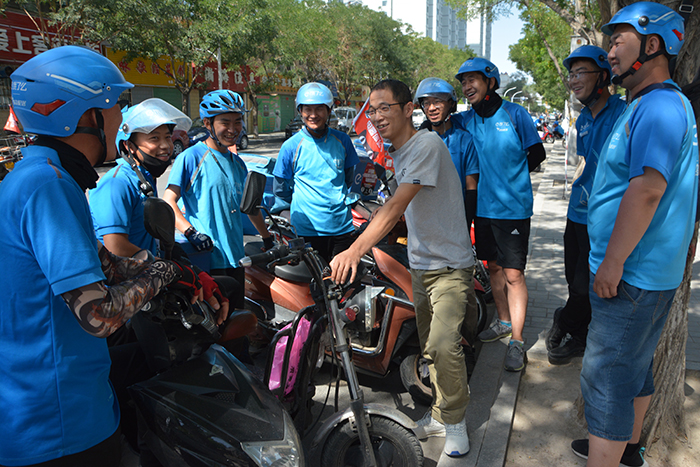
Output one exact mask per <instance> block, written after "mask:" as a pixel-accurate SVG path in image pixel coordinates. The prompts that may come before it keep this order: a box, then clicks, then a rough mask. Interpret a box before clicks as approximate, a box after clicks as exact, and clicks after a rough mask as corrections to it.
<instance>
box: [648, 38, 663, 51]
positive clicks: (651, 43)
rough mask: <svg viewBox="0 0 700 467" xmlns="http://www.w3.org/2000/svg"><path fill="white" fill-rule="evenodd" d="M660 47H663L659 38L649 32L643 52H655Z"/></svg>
mask: <svg viewBox="0 0 700 467" xmlns="http://www.w3.org/2000/svg"><path fill="white" fill-rule="evenodd" d="M661 47H663V45H662V44H661V38H660V37H659V36H658V35H656V34H651V35H650V36H649V37H648V38H647V44H646V50H645V52H646V54H647V55H651V54H653V53H656V52H658V51H659V50H661Z"/></svg>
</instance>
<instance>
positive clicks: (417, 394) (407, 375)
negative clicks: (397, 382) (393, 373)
mask: <svg viewBox="0 0 700 467" xmlns="http://www.w3.org/2000/svg"><path fill="white" fill-rule="evenodd" d="M399 369H400V371H401V382H402V383H403V385H404V387H405V388H406V390H407V391H408V393H409V394H410V395H411V397H413V400H414V401H416V402H417V403H419V404H423V405H428V406H429V405H430V404H432V403H433V392H432V390H431V389H430V376H429V375H428V363H427V361H426V360H425V359H424V358H422V357H421V356H420V355H418V354H411V355H409V356H408V357H406V358H404V359H403V360H402V361H401V367H400V368H399Z"/></svg>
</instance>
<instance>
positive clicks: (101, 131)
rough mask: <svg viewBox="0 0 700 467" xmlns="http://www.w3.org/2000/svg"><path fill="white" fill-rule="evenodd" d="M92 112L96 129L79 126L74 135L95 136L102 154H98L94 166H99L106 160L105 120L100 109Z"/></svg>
mask: <svg viewBox="0 0 700 467" xmlns="http://www.w3.org/2000/svg"><path fill="white" fill-rule="evenodd" d="M94 110H95V120H96V121H97V128H93V127H89V126H79V127H77V128H76V129H75V133H81V134H86V135H92V136H97V139H99V140H100V144H101V145H102V152H101V153H100V155H99V159H98V160H97V164H95V165H101V164H103V163H104V161H105V159H107V138H106V137H105V120H104V117H102V110H101V109H94Z"/></svg>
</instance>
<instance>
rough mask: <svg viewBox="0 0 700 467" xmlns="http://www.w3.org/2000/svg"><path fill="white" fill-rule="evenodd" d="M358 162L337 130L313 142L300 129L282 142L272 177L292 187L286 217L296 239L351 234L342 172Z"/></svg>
mask: <svg viewBox="0 0 700 467" xmlns="http://www.w3.org/2000/svg"><path fill="white" fill-rule="evenodd" d="M359 162H360V159H359V157H357V152H355V148H354V146H353V145H352V141H350V138H349V137H348V135H346V134H345V133H342V132H340V131H337V130H333V129H328V131H327V132H326V134H325V135H323V136H322V137H320V138H314V137H313V136H311V135H310V134H309V132H308V130H307V129H306V127H304V128H302V130H301V131H299V132H298V133H296V134H295V135H294V136H292V137H291V138H289V139H288V140H287V141H285V142H284V144H283V145H282V148H281V149H280V153H279V156H278V158H277V163H276V164H275V170H274V172H273V174H274V176H275V177H279V178H283V179H286V180H291V181H292V183H293V192H292V204H291V209H290V211H291V212H290V214H291V222H292V225H294V227H296V229H297V233H298V234H299V235H301V236H305V235H308V236H332V235H342V234H345V233H348V232H352V231H353V229H354V227H353V225H352V212H351V210H350V206H348V205H346V204H345V197H346V195H347V194H348V187H347V186H346V185H345V169H348V168H351V167H355V165H357V164H358V163H359Z"/></svg>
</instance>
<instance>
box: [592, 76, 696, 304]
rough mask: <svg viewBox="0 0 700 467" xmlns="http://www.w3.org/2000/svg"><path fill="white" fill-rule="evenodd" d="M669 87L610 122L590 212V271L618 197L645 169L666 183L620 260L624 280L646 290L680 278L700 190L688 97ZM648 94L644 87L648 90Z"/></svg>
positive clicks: (611, 222)
mask: <svg viewBox="0 0 700 467" xmlns="http://www.w3.org/2000/svg"><path fill="white" fill-rule="evenodd" d="M666 83H667V84H673V86H674V88H673V89H669V88H663V89H658V88H657V89H653V90H651V91H649V90H648V89H647V90H643V91H642V95H641V96H638V97H637V98H635V99H634V101H632V102H631V103H630V104H629V105H628V106H627V108H626V109H625V112H624V113H623V114H622V116H620V118H619V119H618V120H617V122H616V123H615V126H614V128H613V131H612V132H611V133H610V136H609V137H608V140H607V141H606V143H605V147H604V149H603V152H602V153H601V155H600V160H599V162H598V170H597V172H596V175H595V180H594V182H593V191H592V193H591V199H590V203H589V211H588V235H589V237H590V241H591V253H590V257H589V259H590V260H589V262H590V266H591V271H592V272H593V273H595V272H597V271H598V268H599V267H600V264H601V263H602V262H603V258H604V257H605V252H606V250H607V247H608V242H609V241H610V236H611V234H612V231H613V228H614V227H615V220H616V218H617V214H618V210H619V207H620V202H621V201H622V197H623V196H624V194H625V192H626V191H627V188H628V187H629V182H630V180H631V179H632V178H634V177H637V176H639V175H642V174H643V173H644V168H645V167H650V168H653V169H656V170H658V171H659V172H660V173H661V175H663V177H664V178H665V179H666V182H667V186H666V191H665V192H664V194H663V196H662V197H661V200H660V202H659V205H658V207H657V208H656V212H655V213H654V217H653V218H652V220H651V224H650V225H649V227H648V228H647V230H646V232H645V233H644V236H643V237H642V239H641V240H640V241H639V243H637V245H636V246H635V248H634V250H632V253H631V254H630V255H629V257H628V258H627V260H626V261H625V265H624V270H623V273H622V279H623V280H624V281H626V282H627V283H629V284H631V285H633V286H635V287H638V288H640V289H644V290H671V289H675V288H676V287H678V286H679V285H680V283H681V280H682V279H683V270H684V269H685V258H686V255H687V254H688V246H689V245H690V239H691V237H692V235H693V228H694V224H695V210H696V207H697V206H696V205H697V190H698V175H697V174H698V139H697V128H696V127H695V117H694V115H693V110H692V108H691V106H690V103H689V102H688V99H687V98H686V97H685V96H683V95H682V94H681V92H680V90H679V89H678V88H677V87H675V83H673V82H672V81H671V80H668V81H666ZM645 91H647V92H645Z"/></svg>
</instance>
